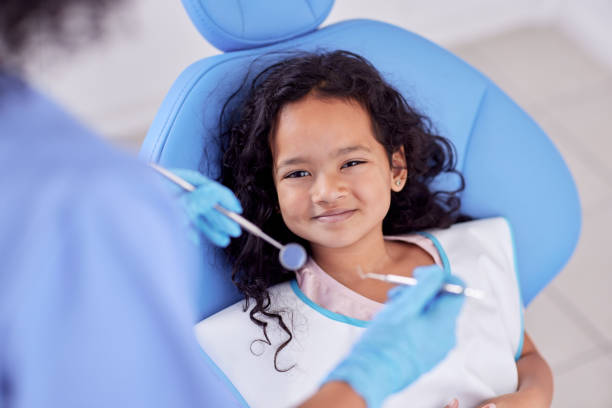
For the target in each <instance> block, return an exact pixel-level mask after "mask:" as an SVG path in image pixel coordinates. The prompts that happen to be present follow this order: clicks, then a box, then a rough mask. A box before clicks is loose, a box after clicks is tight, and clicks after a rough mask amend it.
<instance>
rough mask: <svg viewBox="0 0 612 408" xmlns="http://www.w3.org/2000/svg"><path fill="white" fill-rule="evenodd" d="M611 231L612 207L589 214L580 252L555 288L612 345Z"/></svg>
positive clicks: (557, 281)
mask: <svg viewBox="0 0 612 408" xmlns="http://www.w3.org/2000/svg"><path fill="white" fill-rule="evenodd" d="M610 231H612V207H608V208H602V209H600V210H598V211H593V212H590V213H586V214H585V215H584V217H583V229H582V234H581V237H580V241H579V243H578V247H577V248H576V252H575V253H574V255H573V257H572V258H571V259H570V261H569V263H568V265H567V266H566V267H565V268H564V270H563V271H562V272H561V273H560V274H559V276H557V278H556V279H555V280H554V281H553V282H552V283H551V285H552V286H553V287H554V288H555V289H556V290H558V292H559V293H560V294H561V295H562V296H564V297H565V298H566V299H568V300H569V301H570V302H572V304H573V305H574V307H575V308H576V309H577V310H579V311H580V312H581V314H582V316H584V320H585V321H586V322H585V323H590V324H592V325H593V327H596V328H597V330H599V331H600V332H601V333H602V335H603V336H605V338H607V340H608V341H609V342H612V313H611V312H612V250H610V236H609V235H610ZM611 380H612V377H611Z"/></svg>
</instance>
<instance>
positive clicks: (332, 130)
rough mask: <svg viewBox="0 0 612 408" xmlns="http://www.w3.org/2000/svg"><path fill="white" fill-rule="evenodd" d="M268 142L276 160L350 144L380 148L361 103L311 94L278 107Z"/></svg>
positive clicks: (330, 151) (347, 146) (328, 151)
mask: <svg viewBox="0 0 612 408" xmlns="http://www.w3.org/2000/svg"><path fill="white" fill-rule="evenodd" d="M270 145H271V148H272V153H273V155H274V158H275V161H276V162H277V164H278V161H279V160H284V159H285V158H286V156H295V155H298V154H302V155H304V154H309V155H312V154H317V155H324V154H326V153H332V152H334V151H337V150H340V149H345V148H349V147H354V146H362V147H365V148H367V149H369V150H373V149H375V145H379V146H380V147H381V148H382V145H380V143H378V141H377V140H376V138H375V137H374V131H373V128H372V122H371V119H370V115H369V113H368V112H367V110H366V109H364V108H363V107H362V106H361V104H359V103H357V102H356V101H352V100H346V99H340V98H321V97H317V96H311V95H309V96H306V97H305V98H303V99H301V100H299V101H296V102H292V103H290V104H287V105H285V106H284V107H283V108H282V109H281V111H280V112H279V116H278V121H277V124H276V129H275V132H274V135H273V137H272V138H271V140H270Z"/></svg>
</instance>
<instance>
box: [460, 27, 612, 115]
mask: <svg viewBox="0 0 612 408" xmlns="http://www.w3.org/2000/svg"><path fill="white" fill-rule="evenodd" d="M455 48H456V49H457V50H458V51H459V53H460V52H461V50H462V49H470V50H471V52H470V53H468V54H467V55H468V58H469V56H473V57H475V59H474V65H475V66H477V67H479V69H481V70H482V71H483V72H484V73H485V74H487V75H488V76H490V77H491V78H492V79H493V80H494V81H495V82H496V83H498V85H499V86H500V87H501V88H502V89H503V90H505V91H506V92H507V93H508V94H509V95H510V96H511V97H513V98H514V99H515V100H516V101H517V102H518V103H519V105H521V106H523V107H526V106H527V107H530V106H535V105H541V104H546V103H548V102H549V101H551V100H555V99H556V98H559V97H563V96H565V95H568V94H573V93H576V92H578V91H580V90H582V89H584V88H585V87H587V88H588V87H592V86H594V85H595V84H597V83H599V82H601V81H602V80H604V79H606V78H610V77H611V75H612V73H611V72H610V70H609V68H607V67H606V66H604V65H602V64H601V63H599V62H597V61H596V60H595V59H593V58H592V57H590V56H589V55H588V54H587V53H585V52H584V51H583V50H582V49H581V48H580V47H579V46H577V45H576V44H575V43H573V42H572V41H571V40H570V39H569V38H568V37H566V36H565V35H564V34H563V33H562V32H561V31H560V30H559V29H558V28H556V27H554V26H548V27H547V26H538V27H536V26H533V27H524V28H522V29H518V30H513V31H509V32H506V33H503V34H500V35H497V36H493V37H490V38H487V39H484V40H483V41H479V42H477V43H472V44H470V47H468V46H467V45H465V46H463V47H461V46H459V47H455ZM468 61H469V60H468Z"/></svg>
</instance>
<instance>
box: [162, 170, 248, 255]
mask: <svg viewBox="0 0 612 408" xmlns="http://www.w3.org/2000/svg"><path fill="white" fill-rule="evenodd" d="M170 171H172V172H173V173H174V174H176V175H177V176H179V177H181V178H183V179H184V180H185V181H188V182H189V183H191V184H193V185H194V186H195V187H196V189H195V190H194V191H191V192H188V191H184V190H182V189H181V191H184V193H182V195H181V198H180V199H181V202H182V204H183V208H185V212H186V213H187V216H188V217H189V220H190V221H191V224H192V225H193V226H194V227H195V228H196V229H197V230H198V231H199V232H201V233H202V234H204V236H206V238H208V239H209V240H210V241H211V242H212V243H213V244H215V245H217V246H221V247H226V246H227V245H228V244H229V242H230V237H238V236H240V234H241V232H242V230H241V229H240V226H239V225H238V224H237V223H236V222H235V221H233V220H231V219H230V218H228V217H226V216H225V215H223V214H222V213H221V212H220V211H217V210H216V209H215V208H214V206H215V205H216V204H218V205H219V206H221V207H223V208H225V209H227V210H230V211H233V212H236V213H242V206H241V205H240V202H239V201H238V199H237V198H236V196H235V195H234V193H233V192H232V191H231V190H230V189H229V188H227V187H225V186H224V185H222V184H219V183H217V182H216V181H214V180H211V179H209V178H208V177H206V176H204V175H202V174H200V173H198V172H197V171H194V170H187V169H172V170H170ZM172 184H174V183H172ZM192 239H193V240H194V241H195V242H196V243H199V238H198V235H197V234H195V235H194V236H192Z"/></svg>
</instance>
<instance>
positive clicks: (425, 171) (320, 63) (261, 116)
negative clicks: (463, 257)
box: [220, 51, 464, 371]
mask: <svg viewBox="0 0 612 408" xmlns="http://www.w3.org/2000/svg"><path fill="white" fill-rule="evenodd" d="M243 87H244V84H243ZM311 92H316V96H317V97H321V98H340V99H344V100H352V101H356V102H358V103H359V104H361V105H362V106H363V107H364V108H366V110H367V112H368V113H369V114H370V117H371V120H372V125H373V129H374V134H375V137H376V139H377V140H378V142H380V143H381V144H382V145H383V146H384V148H385V150H386V152H387V154H388V157H389V163H390V164H391V156H392V154H393V153H394V152H397V151H398V150H400V148H402V147H403V148H404V152H405V155H406V163H407V170H408V175H407V177H408V178H407V180H406V186H405V188H404V189H402V191H401V192H398V193H395V192H391V195H392V196H391V206H390V209H389V212H388V213H387V215H386V217H385V218H384V221H383V233H384V234H400V233H401V234H404V233H409V232H414V231H419V230H423V229H427V228H434V227H435V228H446V227H449V226H450V225H452V224H453V223H455V222H456V221H457V220H458V218H459V214H458V210H459V207H460V198H459V196H458V193H459V192H460V191H462V190H463V188H464V180H463V176H462V175H461V174H460V173H459V172H458V171H457V170H456V169H455V152H454V147H453V145H452V144H451V142H450V141H449V140H447V139H445V138H443V137H441V136H439V135H437V134H436V133H435V132H434V131H433V130H432V129H433V127H432V125H431V122H430V120H429V119H428V118H426V117H425V116H423V115H421V114H420V113H418V112H417V111H416V110H415V109H414V108H413V107H411V106H410V105H409V104H408V103H407V102H406V100H405V99H404V97H403V96H402V95H401V94H400V93H399V92H398V91H397V90H395V89H394V88H393V87H392V86H390V85H389V84H388V83H387V82H386V81H385V80H384V79H383V78H382V76H381V75H380V73H379V72H378V71H377V70H376V68H374V66H372V64H370V63H369V62H368V61H367V60H366V59H365V58H363V57H361V56H359V55H357V54H354V53H351V52H348V51H333V52H316V53H300V54H297V55H294V56H293V57H291V58H289V59H285V60H282V61H280V62H277V63H275V64H273V65H271V66H269V67H268V68H266V69H264V70H263V71H262V72H260V73H259V74H257V75H256V76H255V78H254V79H253V80H252V83H251V86H250V89H249V90H248V96H247V97H246V99H245V100H244V101H243V102H242V103H241V104H240V105H239V106H238V107H237V108H235V109H230V108H229V106H230V100H231V99H232V98H234V97H235V96H236V95H238V92H237V93H236V94H234V96H232V97H231V98H230V100H228V101H227V102H226V104H225V106H224V109H223V111H222V114H221V122H220V123H222V124H223V123H225V124H226V125H222V126H224V129H225V130H224V131H223V132H222V134H221V142H222V150H223V156H222V169H221V182H222V183H223V184H225V185H226V186H228V187H229V188H231V189H232V190H233V191H234V192H235V194H236V196H237V197H238V199H239V200H240V202H241V203H242V206H243V209H244V216H245V217H246V218H247V219H249V220H251V221H253V222H254V223H255V224H257V225H259V226H260V227H262V229H263V230H264V231H266V232H267V233H268V234H270V235H271V236H274V237H276V238H277V239H278V240H279V241H281V242H299V243H301V244H302V245H304V246H305V247H306V248H309V244H308V242H305V241H304V240H303V239H302V238H300V237H298V236H296V235H295V234H293V233H292V232H291V231H290V230H289V229H288V228H287V227H286V226H285V224H284V222H283V220H282V218H281V215H280V213H279V212H278V199H277V195H276V189H275V186H274V182H273V159H272V152H271V148H270V145H269V141H270V136H271V132H273V131H274V129H275V124H276V121H277V120H278V113H279V111H280V110H281V108H282V107H283V106H285V105H286V104H288V103H291V102H294V101H298V100H300V99H302V98H304V97H305V96H306V95H308V94H309V93H311ZM228 118H229V119H228ZM441 173H455V174H456V175H457V176H458V178H459V180H460V182H459V188H457V189H456V190H453V191H431V190H430V182H431V181H432V180H433V179H434V178H435V177H436V176H438V175H439V174H441ZM226 252H227V254H228V255H229V257H230V259H231V260H232V261H233V269H232V281H233V282H234V284H235V285H236V287H237V288H238V289H239V290H240V292H242V293H243V294H244V296H245V307H244V310H245V311H246V310H247V309H248V306H249V301H250V300H253V301H254V302H255V306H254V307H253V309H252V310H251V312H250V318H251V320H252V321H253V322H254V323H255V324H257V325H259V326H261V327H262V329H263V334H264V337H265V340H263V339H262V340H260V341H265V342H266V343H268V344H271V343H270V341H269V338H268V335H267V331H266V327H267V324H268V323H267V322H266V321H264V320H261V319H260V318H258V316H259V317H261V316H262V315H263V316H265V317H267V318H273V319H275V320H276V321H277V322H278V324H279V325H280V326H281V327H282V329H283V330H284V331H285V332H286V333H287V334H288V339H287V340H286V341H285V342H284V343H283V344H281V345H280V346H279V347H278V348H277V350H276V353H275V358H274V365H275V368H276V369H277V370H279V371H285V370H280V369H279V368H278V366H277V364H276V358H277V356H278V353H279V352H280V351H281V350H282V349H283V348H284V347H285V346H286V345H287V344H288V343H289V342H290V341H291V339H292V333H291V331H290V330H289V329H288V328H287V326H286V324H285V322H284V321H283V319H282V317H281V316H280V314H279V313H277V312H276V311H273V310H270V306H271V302H270V295H269V293H268V288H269V287H270V286H271V285H274V284H276V283H280V282H283V281H287V280H290V279H291V278H293V275H292V274H289V273H287V272H288V271H286V270H284V269H283V268H282V266H281V265H280V264H279V262H278V254H277V250H276V249H275V248H273V247H271V246H270V245H268V244H266V243H264V242H263V241H262V240H261V239H258V238H256V237H254V236H253V235H250V234H242V236H241V237H239V238H238V239H235V240H233V241H232V242H231V243H230V245H229V246H228V247H227V249H226Z"/></svg>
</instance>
